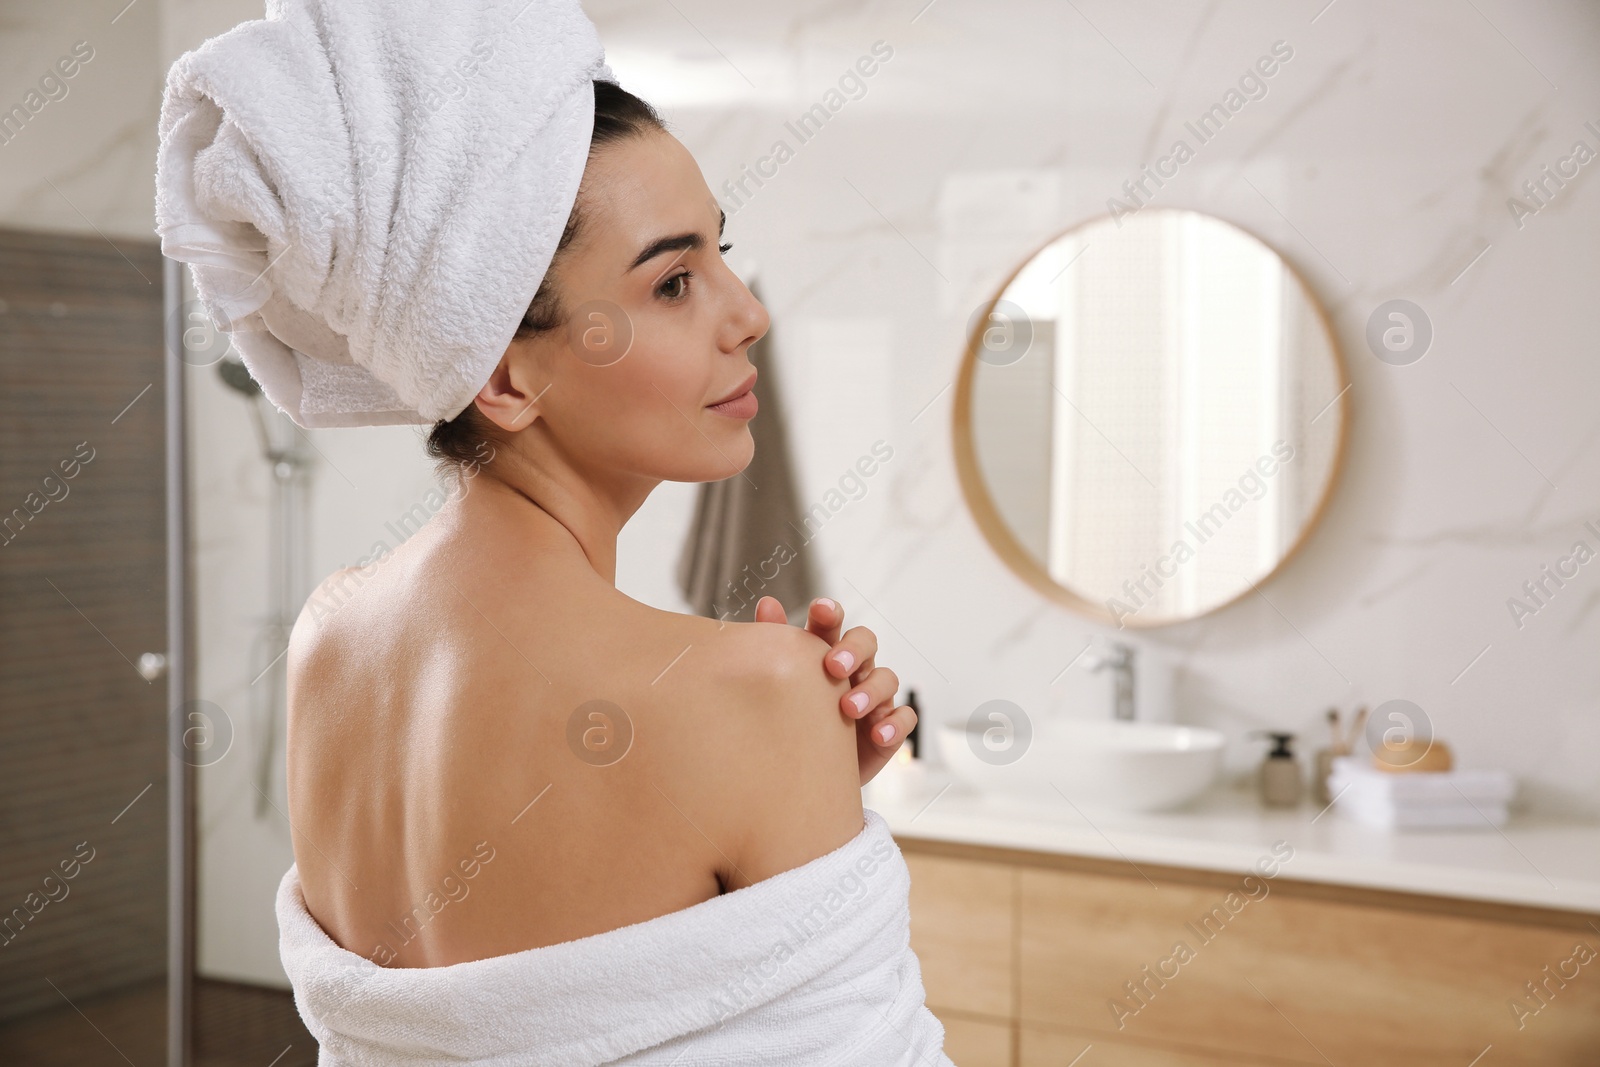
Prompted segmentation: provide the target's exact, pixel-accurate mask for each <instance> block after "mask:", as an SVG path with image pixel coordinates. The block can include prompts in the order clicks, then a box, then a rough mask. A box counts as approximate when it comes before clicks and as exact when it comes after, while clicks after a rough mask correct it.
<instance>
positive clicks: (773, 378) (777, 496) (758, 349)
mask: <svg viewBox="0 0 1600 1067" xmlns="http://www.w3.org/2000/svg"><path fill="white" fill-rule="evenodd" d="M750 289H751V292H753V293H756V296H757V299H759V298H760V294H759V292H757V287H756V286H755V285H754V284H752V285H751V286H750ZM771 353H772V331H771V330H770V329H769V330H768V331H767V333H766V335H765V336H763V337H762V338H761V340H759V341H757V342H756V343H755V344H753V345H751V346H750V364H751V366H753V367H755V369H756V371H757V374H758V375H759V377H758V384H757V386H756V389H757V394H758V395H759V396H760V398H761V410H760V411H758V412H757V413H756V416H755V418H754V419H752V420H750V435H751V437H753V438H754V439H755V446H756V450H755V456H754V458H752V459H751V460H750V465H749V466H748V467H746V468H745V469H744V471H743V473H742V474H735V475H734V476H733V477H731V478H724V479H723V480H722V481H720V482H703V483H701V485H700V492H699V495H698V497H697V499H696V501H695V509H694V521H693V522H691V523H690V524H689V536H688V538H687V540H685V542H684V545H683V553H682V555H681V556H680V557H679V558H678V588H679V589H681V590H682V591H683V595H684V597H685V598H686V599H687V600H688V601H689V604H690V606H691V607H693V608H694V610H695V611H696V612H697V613H699V614H701V615H705V616H707V617H709V618H713V619H716V618H722V619H729V620H732V621H736V622H750V621H752V620H753V619H754V616H755V608H756V601H758V600H760V599H761V598H762V597H763V596H769V595H770V596H775V597H777V598H778V600H779V601H781V602H782V604H783V606H784V609H785V610H786V611H788V612H789V613H790V614H791V616H792V617H794V618H796V619H799V618H802V617H803V616H802V612H803V611H804V610H805V609H806V608H807V607H808V606H809V605H810V603H811V601H812V599H813V598H814V597H816V596H817V595H818V594H817V592H816V586H815V582H814V580H813V577H812V567H811V559H810V555H809V553H808V551H807V549H806V542H807V541H808V540H810V536H809V535H808V534H807V533H806V528H805V525H804V521H803V519H802V516H801V511H800V504H799V500H798V497H797V494H796V492H795V480H794V465H793V464H792V463H791V462H790V459H789V439H788V434H787V432H786V429H785V423H784V418H783V403H782V400H781V399H780V397H779V388H778V374H777V371H776V370H774V369H771V368H772V360H771V358H770V356H771Z"/></svg>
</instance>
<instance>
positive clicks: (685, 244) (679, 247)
mask: <svg viewBox="0 0 1600 1067" xmlns="http://www.w3.org/2000/svg"><path fill="white" fill-rule="evenodd" d="M718 216H719V219H718V222H717V237H718V238H721V237H722V233H723V231H724V230H726V229H727V228H728V213H727V212H726V211H718ZM705 243H706V239H705V238H704V237H702V236H700V235H699V234H698V233H680V234H675V235H673V236H671V237H661V238H657V239H656V240H654V241H651V242H650V243H649V244H648V245H646V246H645V250H644V251H643V252H640V253H639V255H638V256H637V257H636V258H635V259H634V261H633V262H632V263H630V264H628V270H625V271H623V272H622V273H624V274H627V273H628V271H631V270H633V269H634V268H635V267H638V266H641V265H643V264H645V263H648V262H649V261H650V260H652V259H654V258H656V257H657V256H659V255H661V254H662V253H663V252H685V251H691V250H692V251H699V250H700V249H702V248H704V247H705Z"/></svg>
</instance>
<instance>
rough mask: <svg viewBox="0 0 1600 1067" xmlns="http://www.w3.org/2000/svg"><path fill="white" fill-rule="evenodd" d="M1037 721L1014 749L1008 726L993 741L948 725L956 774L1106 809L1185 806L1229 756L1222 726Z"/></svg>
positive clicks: (1031, 795) (943, 748) (942, 746)
mask: <svg viewBox="0 0 1600 1067" xmlns="http://www.w3.org/2000/svg"><path fill="white" fill-rule="evenodd" d="M1032 729H1033V736H1032V737H1031V739H1029V740H1028V741H1027V742H1026V744H1021V743H1016V749H1017V750H1018V751H1020V755H1016V756H1014V757H1013V755H1012V752H1011V751H1009V750H1008V749H1006V748H1004V747H1000V746H1001V745H1002V744H1003V742H1004V741H1005V736H1004V735H1003V734H1000V733H991V734H990V736H989V743H988V744H986V742H985V739H984V735H983V734H982V733H979V734H976V735H969V734H968V732H967V729H966V727H965V726H964V725H961V724H955V725H949V724H946V725H941V726H940V727H939V732H938V736H939V750H940V754H941V755H942V756H943V757H944V762H945V766H946V767H948V768H949V769H950V772H951V774H953V775H954V776H955V777H956V778H957V780H959V781H962V782H965V783H966V784H967V785H969V786H971V787H972V788H974V789H976V790H977V791H978V792H979V793H981V794H987V795H994V794H1001V795H1009V796H1019V797H1023V798H1025V799H1030V800H1037V801H1040V802H1041V803H1053V804H1058V805H1062V806H1065V805H1066V804H1067V802H1068V801H1070V802H1071V804H1072V805H1075V806H1077V807H1079V808H1082V809H1085V810H1090V809H1093V810H1100V811H1160V810H1163V809H1167V808H1175V807H1178V806H1180V805H1182V804H1184V803H1185V802H1187V801H1189V800H1191V799H1193V798H1194V797H1196V796H1198V795H1199V794H1200V793H1201V792H1203V791H1204V790H1205V788H1206V787H1207V786H1209V785H1210V784H1211V782H1212V780H1213V779H1214V778H1215V777H1216V774H1217V769H1218V767H1219V765H1220V764H1221V761H1222V742H1223V737H1222V734H1221V732H1220V731H1217V730H1210V729H1206V728H1205V727H1200V726H1174V725H1171V724H1169V723H1154V722H1117V721H1100V720H1092V719H1063V718H1054V719H1043V720H1040V721H1036V722H1034V723H1033V724H1032ZM1015 737H1016V735H1013V739H1014V743H1015ZM991 746H993V747H991ZM975 748H976V751H975V750H974V749H975ZM980 752H981V753H982V754H983V755H982V756H980V755H979V753H980ZM1008 761H1009V762H1008Z"/></svg>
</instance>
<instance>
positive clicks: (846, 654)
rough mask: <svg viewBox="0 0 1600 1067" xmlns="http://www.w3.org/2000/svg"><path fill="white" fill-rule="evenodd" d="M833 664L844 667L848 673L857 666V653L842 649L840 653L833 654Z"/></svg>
mask: <svg viewBox="0 0 1600 1067" xmlns="http://www.w3.org/2000/svg"><path fill="white" fill-rule="evenodd" d="M833 662H835V663H837V664H838V665H839V666H841V667H843V668H844V669H845V670H846V671H849V670H850V669H852V668H853V667H855V665H856V657H855V653H853V652H851V651H850V650H849V649H840V650H839V651H838V652H835V653H834V654H833Z"/></svg>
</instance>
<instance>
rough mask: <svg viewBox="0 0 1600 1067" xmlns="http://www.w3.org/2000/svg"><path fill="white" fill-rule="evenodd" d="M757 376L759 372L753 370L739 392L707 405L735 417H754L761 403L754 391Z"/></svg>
mask: <svg viewBox="0 0 1600 1067" xmlns="http://www.w3.org/2000/svg"><path fill="white" fill-rule="evenodd" d="M756 377H757V372H756V371H751V372H750V377H748V378H746V379H745V380H744V384H743V385H741V386H740V387H739V391H738V392H737V393H735V394H733V395H732V396H730V397H728V398H727V399H726V400H719V401H717V402H716V403H715V404H707V405H706V407H708V408H710V409H711V410H712V411H715V412H716V413H717V414H719V415H727V416H729V417H731V418H735V419H748V418H750V417H752V416H753V415H755V413H756V410H757V409H758V408H759V407H760V405H759V404H758V403H757V402H756V394H755V393H754V392H752V390H753V389H754V388H755V384H756Z"/></svg>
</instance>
